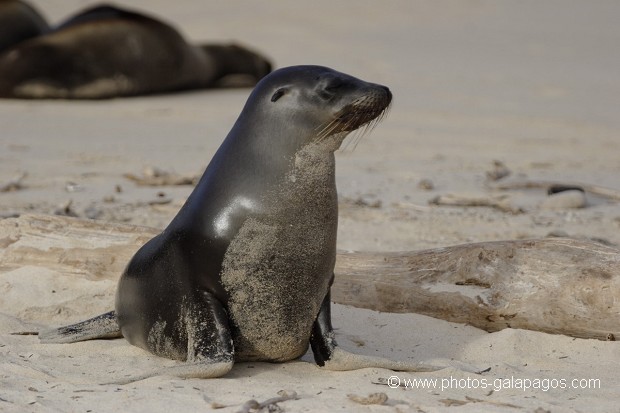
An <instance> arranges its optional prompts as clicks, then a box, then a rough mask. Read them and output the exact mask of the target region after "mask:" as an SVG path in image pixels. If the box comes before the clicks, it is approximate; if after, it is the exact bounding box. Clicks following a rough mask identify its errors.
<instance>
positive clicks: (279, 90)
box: [271, 87, 287, 102]
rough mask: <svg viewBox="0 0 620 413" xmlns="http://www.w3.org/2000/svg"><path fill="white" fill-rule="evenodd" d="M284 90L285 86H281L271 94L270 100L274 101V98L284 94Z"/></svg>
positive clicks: (285, 90) (276, 98)
mask: <svg viewBox="0 0 620 413" xmlns="http://www.w3.org/2000/svg"><path fill="white" fill-rule="evenodd" d="M286 92H287V89H286V88H285V87H281V88H280V89H278V90H276V93H274V94H273V96H272V97H271V101H272V102H275V101H276V100H278V99H280V98H281V97H282V96H284V94H285V93H286Z"/></svg>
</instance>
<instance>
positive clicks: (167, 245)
mask: <svg viewBox="0 0 620 413" xmlns="http://www.w3.org/2000/svg"><path fill="white" fill-rule="evenodd" d="M391 100H392V94H391V92H390V90H389V89H388V88H387V87H385V86H381V85H377V84H373V83H367V82H364V81H362V80H359V79H357V78H354V77H352V76H349V75H346V74H343V73H339V72H336V71H334V70H331V69H329V68H326V67H320V66H294V67H288V68H284V69H280V70H277V71H275V72H273V73H271V74H270V75H268V76H267V77H265V78H264V79H263V80H261V81H260V82H259V83H258V85H257V86H256V88H255V89H254V91H253V92H252V94H251V95H250V97H249V99H248V101H247V103H246V105H245V107H244V108H243V111H242V112H241V115H240V116H239V118H238V119H237V121H236V123H235V124H234V126H233V128H232V130H231V131H230V133H229V134H228V136H227V137H226V139H225V140H224V142H223V143H222V145H221V146H220V148H219V149H218V151H217V152H216V154H215V156H214V157H213V159H212V160H211V162H210V164H209V166H208V167H207V169H206V171H205V172H204V175H203V176H202V178H201V179H200V181H199V183H198V185H197V186H196V188H195V189H194V191H193V192H192V194H191V195H190V196H189V198H188V199H187V201H186V203H185V205H184V206H183V207H182V208H181V210H180V211H179V213H178V215H177V216H176V217H175V218H174V219H173V220H172V222H171V223H170V225H169V226H168V227H167V228H166V229H165V230H164V231H163V232H162V233H161V234H160V235H158V236H156V237H155V238H153V239H152V240H150V241H149V242H148V243H146V244H145V245H144V246H143V247H142V248H141V249H140V250H139V251H138V252H137V253H136V254H135V256H134V257H133V258H132V259H131V261H130V262H129V264H128V265H127V268H126V269H125V272H124V273H123V275H122V276H121V279H120V281H119V284H118V289H117V295H116V310H115V311H114V312H110V313H107V314H104V315H102V316H99V317H95V318H94V319H91V320H88V321H84V322H81V323H78V324H75V325H71V326H68V327H64V328H60V329H58V330H53V331H47V332H42V333H41V334H40V338H41V340H42V341H44V342H53V343H61V342H74V341H81V340H86V339H92V338H99V337H111V336H118V335H120V333H122V336H124V337H125V338H126V339H127V340H128V341H129V342H130V343H132V344H134V345H136V346H139V347H142V348H144V349H146V350H147V351H149V352H151V353H154V354H156V355H159V356H162V357H168V358H172V359H178V360H184V361H185V363H183V364H181V365H178V366H175V367H172V368H170V369H166V370H165V371H160V372H156V373H151V374H147V375H145V376H141V377H140V378H142V377H149V376H152V375H154V374H174V375H178V376H183V377H218V376H221V375H223V374H225V373H226V372H228V371H229V370H230V369H231V367H232V365H233V362H234V361H248V360H256V361H270V362H283V361H287V360H293V359H296V358H299V357H301V356H302V355H303V354H304V353H305V352H306V351H307V349H308V345H310V346H311V347H312V351H313V353H314V359H315V361H316V363H317V364H318V365H319V366H323V367H324V368H326V369H331V370H351V369H358V368H364V367H385V368H389V369H394V370H412V371H413V370H417V371H422V370H424V371H426V370H436V369H438V368H439V367H434V366H427V365H420V364H415V363H406V362H399V361H391V360H386V359H382V358H376V357H369V356H360V355H354V354H351V353H347V352H346V351H344V350H342V349H340V348H339V347H338V346H337V344H336V340H335V339H334V331H333V328H332V325H331V315H330V294H329V291H330V286H331V284H332V282H333V278H334V264H335V260H336V230H337V225H338V201H337V194H336V184H335V158H334V151H335V150H337V149H338V148H339V147H340V145H341V143H342V141H343V139H344V138H345V137H346V136H347V135H348V134H349V133H350V132H352V131H354V130H356V129H358V128H361V127H366V128H369V127H372V126H373V125H374V124H375V123H376V122H378V121H379V120H380V119H381V118H382V115H383V114H384V113H385V111H386V109H387V108H388V106H389V105H390V102H391ZM135 379H138V378H133V379H132V380H135Z"/></svg>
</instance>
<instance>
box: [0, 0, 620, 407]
mask: <svg viewBox="0 0 620 413" xmlns="http://www.w3.org/2000/svg"><path fill="white" fill-rule="evenodd" d="M32 3H33V4H35V5H36V6H37V7H38V8H39V10H40V11H41V12H42V13H43V14H44V15H45V16H46V17H47V19H48V20H49V21H50V22H53V23H57V22H59V21H61V20H62V19H64V18H66V17H68V16H69V15H71V14H73V13H75V12H76V11H78V10H79V9H81V8H83V7H86V6H87V5H90V4H94V3H95V2H91V1H77V0H49V1H42V0H41V1H32ZM122 4H123V5H124V6H126V7H131V8H135V9H138V10H141V11H144V12H148V13H150V14H152V15H155V16H158V17H159V18H161V19H164V20H166V21H168V22H171V23H173V24H174V25H175V26H176V27H177V28H179V29H180V30H181V32H182V33H183V34H184V35H185V36H186V38H187V39H189V40H191V41H194V42H202V41H209V42H229V41H235V42H238V43H240V44H243V45H246V46H248V47H251V48H253V49H255V50H257V51H260V52H262V53H264V54H265V55H267V56H269V58H270V59H272V60H273V62H274V63H275V66H276V67H284V66H289V65H296V64H318V65H325V66H329V67H332V68H334V69H336V70H339V71H342V72H345V73H349V74H351V75H354V76H356V77H359V78H361V79H364V80H368V81H371V82H375V83H381V84H385V85H387V86H389V87H390V89H391V90H392V92H393V94H394V102H393V106H392V108H391V110H390V113H389V116H388V117H387V118H386V119H385V120H384V121H383V122H381V123H380V124H379V125H378V126H377V127H376V128H375V130H374V131H373V132H372V133H371V134H369V135H366V136H364V137H363V139H361V141H359V142H353V141H350V142H349V143H348V145H347V142H346V141H345V145H344V146H343V148H342V149H341V150H340V151H339V152H337V154H336V159H337V184H338V193H339V200H340V218H339V219H340V221H339V233H338V248H339V249H341V250H347V251H408V250H420V249H425V248H434V247H442V246H448V245H455V244H462V243H468V242H480V241H493V240H509V239H528V238H543V237H547V236H557V235H561V236H568V237H574V238H579V239H586V240H594V241H597V242H601V243H604V244H606V245H609V246H613V247H619V246H620V231H619V230H620V203H619V201H618V200H614V199H611V198H610V197H606V196H600V195H595V194H592V193H586V196H585V205H583V207H581V208H574V207H570V206H566V205H564V204H561V205H557V204H553V203H550V202H551V201H549V198H550V197H549V196H547V194H546V191H545V190H544V189H542V188H534V189H527V190H525V189H513V190H499V189H495V186H496V185H497V184H498V183H504V182H523V181H532V182H557V183H564V184H571V185H572V184H575V183H577V184H581V185H584V186H595V185H596V186H599V187H604V188H610V189H612V190H615V191H620V184H619V182H618V176H619V174H620V161H619V160H618V154H619V153H620V78H619V77H618V73H619V72H620V49H619V48H618V44H620V26H618V24H617V20H618V16H620V3H617V2H615V1H612V0H609V1H603V0H601V1H594V2H579V1H573V0H569V1H559V0H558V1H546V2H538V1H516V0H515V1H503V2H495V1H436V2H423V1H405V0H403V1H390V2H385V3H381V4H378V3H376V2H370V1H353V0H346V1H338V2H334V1H331V2H329V1H323V0H319V1H313V2H307V3H303V2H286V3H285V2H269V3H264V2H252V1H243V2H218V3H216V2H213V3H212V4H210V2H209V3H204V2H197V1H189V0H187V1H185V0H179V1H176V2H174V3H170V2H166V1H161V0H156V1H146V0H142V1H126V2H123V3H122ZM249 93H250V89H232V90H221V89H220V90H206V91H194V92H188V93H178V94H172V95H160V96H148V97H136V98H129V99H113V100H106V101H19V100H14V101H11V100H1V101H0V125H2V126H1V127H0V186H2V184H4V183H6V182H9V181H11V180H12V179H14V178H15V177H23V178H22V179H21V180H20V186H21V188H20V189H19V190H16V191H10V192H2V193H0V216H1V217H2V219H11V218H9V217H12V216H17V215H20V214H26V213H37V214H54V213H57V212H59V211H64V212H65V213H66V212H70V213H71V214H75V215H77V216H78V217H80V218H88V219H96V220H98V221H100V222H119V223H127V224H133V225H140V226H145V227H151V228H156V229H162V228H164V227H165V226H166V225H167V224H168V222H169V221H170V219H172V217H173V216H174V215H175V214H176V212H177V211H178V209H179V208H180V207H181V205H182V204H183V202H184V201H185V199H186V197H187V196H188V195H189V193H190V192H191V190H192V187H191V186H190V185H184V186H159V187H145V186H138V185H136V184H135V182H133V181H131V180H128V179H127V178H126V177H124V175H125V174H135V175H141V174H142V173H143V171H144V169H145V168H158V169H161V170H164V171H169V172H174V173H177V174H180V175H195V174H200V173H201V172H202V171H203V169H204V168H205V167H206V165H207V163H208V162H209V160H210V159H211V157H212V155H213V153H214V152H215V150H216V149H217V148H218V146H219V145H220V143H221V142H222V140H223V139H224V137H225V136H226V134H227V133H228V131H229V130H230V128H231V126H232V124H233V123H234V121H235V119H236V118H237V116H238V114H239V112H240V111H241V109H242V107H243V105H244V103H245V101H246V99H247V97H248V95H249ZM498 164H501V165H503V166H504V167H505V168H507V171H508V172H509V173H508V175H507V176H506V177H505V178H502V179H501V180H499V181H494V180H493V179H491V178H489V176H492V175H493V173H494V172H495V171H497V166H496V165H498ZM446 195H452V196H458V197H462V198H463V197H467V198H470V199H471V198H478V199H480V198H484V199H486V200H489V199H491V200H500V201H501V202H502V203H503V204H502V205H509V207H510V210H509V211H507V210H506V209H502V208H497V207H473V206H471V207H463V206H442V205H434V204H431V203H429V201H431V200H433V199H436V198H437V197H441V196H446ZM4 236H5V235H4V234H2V233H0V248H4V247H5V245H4V244H3V239H4ZM119 275H120V274H119ZM115 287H116V279H114V278H103V279H101V278H100V279H97V278H95V277H93V278H89V277H86V278H76V277H75V276H72V275H71V274H64V273H60V272H57V271H54V270H50V269H47V268H44V267H39V266H36V265H31V266H25V267H22V268H7V267H5V266H3V263H2V262H0V296H1V298H0V411H1V412H4V411H6V412H24V411H28V412H55V411H58V412H69V411H71V412H117V411H131V412H133V411H136V412H139V411H145V412H146V411H149V412H160V411H169V410H171V409H174V410H175V411H188V412H192V411H209V410H210V409H217V410H218V411H222V412H236V411H240V410H242V409H243V406H244V403H246V402H247V401H248V400H250V399H255V400H257V401H258V402H263V401H265V400H268V399H270V398H273V397H278V392H279V391H285V392H287V394H288V395H291V394H292V392H296V394H297V399H291V400H286V401H282V402H280V403H278V406H279V407H280V408H281V409H282V410H283V411H286V412H301V411H325V412H329V411H368V412H371V411H372V412H400V411H412V412H448V411H449V412H480V411H484V412H504V411H506V412H512V411H524V412H537V413H542V412H553V413H555V412H610V411H617V410H618V407H617V406H618V404H619V403H620V386H619V385H618V382H617V377H618V373H617V372H618V369H619V368H620V347H619V345H618V343H617V342H614V341H598V340H586V339H576V338H573V337H567V336H561V335H551V334H545V333H540V332H535V331H526V330H518V329H506V330H503V331H500V332H495V333H487V332H485V331H482V330H479V329H476V328H474V327H471V326H467V325H460V324H455V323H450V322H446V321H443V320H438V319H433V318H430V317H426V316H422V315H417V314H389V313H378V312H373V311H370V310H364V309H358V308H353V307H348V306H342V305H335V307H334V311H333V312H334V314H333V319H334V325H335V327H336V334H337V339H338V340H339V343H340V344H341V345H342V346H343V347H344V348H345V349H347V350H350V351H353V352H357V353H361V354H368V355H381V356H384V357H389V358H393V359H400V360H416V361H432V360H434V359H452V360H455V361H460V362H464V363H468V364H471V365H475V366H480V367H481V368H486V367H490V368H491V370H490V371H489V372H487V373H484V374H483V375H475V374H471V373H467V372H465V371H461V370H459V369H457V368H450V369H444V370H441V371H438V372H434V373H394V372H391V371H389V370H382V369H364V370H359V371H352V372H328V371H323V370H320V369H318V368H317V367H316V366H315V365H314V364H313V363H312V362H311V361H312V355H311V354H310V353H309V354H306V356H304V358H303V359H302V360H300V361H295V362H289V363H285V364H269V363H239V364H237V365H235V367H234V368H233V370H232V372H231V373H230V374H228V375H227V376H226V377H224V378H221V379H212V380H199V379H187V380H183V379H179V378H175V377H170V376H157V377H153V378H150V379H147V380H143V381H139V382H135V383H132V384H129V385H123V386H119V385H101V384H100V383H104V382H106V381H109V380H110V378H111V377H118V376H123V375H137V374H140V373H142V372H144V371H150V370H153V369H155V368H158V367H163V366H167V365H172V364H174V362H173V361H170V360H164V359H160V358H157V357H155V356H152V355H150V354H147V353H146V352H144V351H143V350H141V349H139V348H136V347H133V346H131V345H130V344H128V343H127V342H126V341H125V340H122V339H120V340H95V341H90V342H84V343H77V344H69V345H59V344H58V345H56V344H55V345H50V344H48V345H43V344H40V343H39V341H38V338H37V337H36V336H32V335H11V334H10V333H12V332H15V331H32V330H37V329H38V328H41V327H49V326H56V325H61V324H66V323H70V322H74V321H78V320H81V319H84V318H86V317H90V316H94V315H97V314H99V313H101V312H104V311H107V310H109V309H111V308H112V306H113V301H114V291H115ZM391 376H395V377H397V379H392V380H396V381H392V382H390V383H392V384H394V383H400V386H388V385H387V383H388V381H387V380H388V378H389V377H391ZM424 379H428V380H429V381H428V382H424V383H425V384H424V385H422V384H421V380H424ZM412 380H413V381H412ZM415 380H420V382H416V381H415ZM433 380H434V381H433ZM416 385H417V386H418V387H419V388H412V387H415V386H416ZM424 386H426V387H424ZM526 386H528V388H524V387H526ZM393 387H394V388H393ZM423 387H424V388H423ZM375 393H384V394H385V396H386V397H387V401H386V400H385V398H381V397H384V396H381V397H379V399H377V398H376V397H375V399H372V398H370V399H369V395H372V394H375ZM377 397H378V396H377ZM377 400H379V402H380V404H372V403H371V402H373V401H374V402H377ZM379 402H378V403H379ZM365 403H371V404H365Z"/></svg>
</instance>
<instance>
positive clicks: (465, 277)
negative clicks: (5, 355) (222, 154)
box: [0, 215, 620, 339]
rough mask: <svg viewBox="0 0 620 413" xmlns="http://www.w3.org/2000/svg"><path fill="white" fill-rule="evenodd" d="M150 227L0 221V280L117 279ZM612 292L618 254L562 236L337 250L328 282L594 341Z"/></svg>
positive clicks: (361, 297)
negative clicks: (54, 274)
mask: <svg viewBox="0 0 620 413" xmlns="http://www.w3.org/2000/svg"><path fill="white" fill-rule="evenodd" d="M156 232H157V231H156V230H153V229H150V228H144V227H136V226H131V225H123V224H112V223H99V222H96V221H86V220H79V219H74V218H67V217H57V216H42V215H23V216H21V217H19V218H9V219H4V220H0V277H1V274H2V272H5V271H8V270H11V269H15V268H19V267H22V266H26V265H35V266H40V267H45V268H49V269H52V270H56V271H59V272H62V273H64V274H75V275H76V276H80V277H88V278H94V279H101V278H109V279H116V278H118V276H119V275H120V273H121V272H122V270H123V268H124V266H125V264H126V263H127V261H128V260H129V259H130V258H131V256H132V255H133V253H134V252H135V251H136V250H137V249H138V248H139V247H140V246H141V245H142V244H143V243H144V242H146V241H147V240H148V239H149V238H151V237H152V236H153V235H155V234H156ZM619 297H620V251H619V250H617V249H614V248H610V247H606V246H603V245H600V244H597V243H593V242H587V241H578V240H573V239H561V238H551V239H543V240H528V241H498V242H486V243H477V244H466V245H458V246H453V247H447V248H439V249H432V250H426V251H415V252H403V253H344V252H340V253H339V254H338V260H337V263H336V281H335V283H334V286H333V288H332V299H333V300H334V301H335V302H337V303H342V304H348V305H353V306H356V307H364V308H370V309H374V310H379V311H388V312H415V313H420V314H426V315H429V316H432V317H437V318H441V319H444V320H449V321H454V322H461V323H467V324H471V325H474V326H476V327H480V328H483V329H485V330H487V331H496V330H500V329H503V328H506V327H514V328H525V329H530V330H538V331H545V332H549V333H558V334H566V335H571V336H575V337H586V338H598V339H613V337H614V336H619V335H620V299H619Z"/></svg>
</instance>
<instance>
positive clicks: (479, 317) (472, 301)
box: [332, 238, 620, 340]
mask: <svg viewBox="0 0 620 413" xmlns="http://www.w3.org/2000/svg"><path fill="white" fill-rule="evenodd" d="M332 298H333V300H334V301H336V302H338V303H343V304H348V305H352V306H355V307H364V308H370V309H373V310H378V311H387V312H401V313H404V312H406V313H409V312H413V313H419V314H426V315H429V316H432V317H436V318H441V319H444V320H448V321H454V322H460V323H467V324H471V325H473V326H476V327H479V328H482V329H484V330H487V331H497V330H501V329H503V328H506V327H513V328H524V329H529V330H537V331H544V332H548V333H557V334H566V335H570V336H574V337H584V338H598V339H603V340H605V339H607V340H610V339H611V340H613V339H614V337H620V335H619V334H620V299H619V298H620V251H619V250H617V249H614V248H610V247H607V246H604V245H601V244H597V243H594V242H589V241H579V240H575V239H568V238H549V239H540V240H527V241H526V240H523V241H497V242H484V243H475V244H465V245H457V246H452V247H447V248H438V249H432V250H426V251H416V252H403V253H340V254H338V260H337V263H336V282H335V283H334V286H333V288H332Z"/></svg>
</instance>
